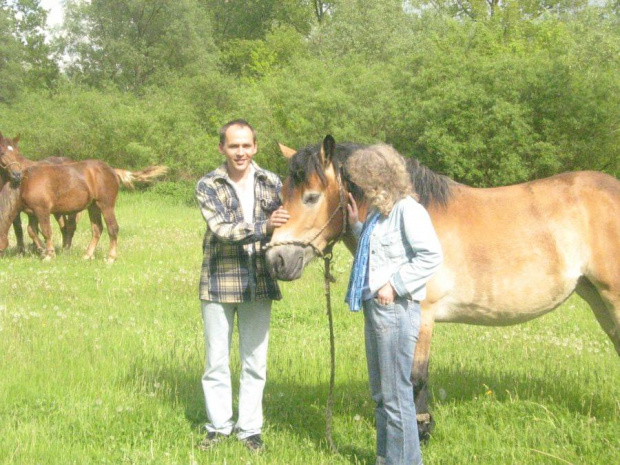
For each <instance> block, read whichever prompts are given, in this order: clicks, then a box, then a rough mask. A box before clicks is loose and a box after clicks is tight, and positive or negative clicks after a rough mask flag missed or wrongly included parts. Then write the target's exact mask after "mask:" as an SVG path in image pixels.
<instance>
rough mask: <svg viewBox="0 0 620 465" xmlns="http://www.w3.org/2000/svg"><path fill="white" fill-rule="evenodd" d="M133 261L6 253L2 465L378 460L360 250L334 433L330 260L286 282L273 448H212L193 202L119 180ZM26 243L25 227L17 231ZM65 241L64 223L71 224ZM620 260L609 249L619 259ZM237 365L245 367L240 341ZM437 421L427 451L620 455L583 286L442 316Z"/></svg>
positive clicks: (272, 403) (608, 365) (269, 402)
mask: <svg viewBox="0 0 620 465" xmlns="http://www.w3.org/2000/svg"><path fill="white" fill-rule="evenodd" d="M117 217H118V222H119V224H120V227H121V231H120V236H119V258H118V260H117V262H116V263H115V264H114V265H111V266H108V265H106V264H105V263H104V262H103V257H104V253H105V252H106V251H107V245H108V240H107V236H105V235H104V237H103V239H102V241H101V243H100V245H99V247H98V250H97V260H95V261H91V262H84V261H82V258H81V257H82V254H83V252H84V250H85V248H86V246H87V244H88V240H89V237H90V232H89V225H88V220H87V215H84V217H83V218H82V220H81V222H80V224H79V226H78V232H77V235H76V238H75V241H74V248H73V250H72V251H71V252H62V251H60V252H59V253H58V256H57V258H56V259H55V260H54V261H52V262H41V261H40V260H39V259H38V258H37V257H36V256H34V255H26V256H23V257H22V256H16V255H15V253H14V251H13V249H12V248H11V249H10V250H9V252H8V253H7V254H5V257H4V258H2V259H0V353H1V354H2V357H0V374H1V376H0V463H3V464H13V463H15V464H39V463H40V464H50V463H51V464H72V463H75V464H86V463H108V464H120V463H135V464H151V463H152V464H304V465H305V464H374V459H375V457H374V427H373V406H372V405H371V402H370V396H369V392H368V387H367V381H366V367H365V359H364V349H363V333H362V323H363V321H362V316H361V315H359V314H351V313H350V312H348V310H346V308H345V305H344V303H343V296H344V288H345V286H346V281H347V277H348V270H349V266H350V263H351V257H350V255H349V254H348V253H347V252H346V251H345V250H344V248H341V247H338V248H337V249H336V251H335V259H334V273H335V276H336V278H337V283H336V284H335V285H333V287H332V294H333V307H334V320H335V334H336V336H335V337H336V358H337V362H336V363H337V368H336V370H337V372H336V387H335V405H334V419H333V431H334V434H333V436H334V440H335V442H336V444H337V446H338V448H339V454H337V455H334V454H332V452H331V451H330V449H329V447H328V445H327V441H326V439H325V405H326V400H327V393H328V385H329V370H330V363H329V330H328V324H327V317H326V315H325V302H324V297H323V284H322V264H321V263H315V264H313V265H311V266H310V267H309V269H308V270H307V271H306V273H305V275H304V277H303V279H301V280H299V281H296V282H293V283H283V284H282V286H281V287H282V291H283V294H284V299H283V300H282V301H280V302H277V303H275V304H274V309H273V314H272V330H271V342H270V353H269V377H268V382H267V387H266V391H265V419H266V425H265V430H264V433H263V436H264V439H265V442H266V447H267V449H266V451H265V452H264V453H263V454H261V455H258V456H254V455H250V454H249V453H248V452H247V451H246V450H245V449H244V448H243V446H242V445H241V444H239V443H238V442H237V441H234V440H230V441H228V442H226V443H224V444H222V446H221V447H218V448H216V449H214V450H213V451H210V452H206V453H205V452H201V451H199V450H197V448H196V444H197V442H198V441H199V440H200V438H201V437H202V434H203V433H202V431H201V424H203V423H204V422H205V420H206V418H205V413H204V405H203V400H202V392H201V387H200V377H201V375H202V370H203V340H202V330H201V316H200V312H199V305H198V300H197V281H198V275H199V270H200V261H201V250H200V248H201V240H202V235H203V232H204V224H203V220H202V218H201V216H200V213H199V211H198V209H197V208H196V207H191V206H187V205H184V204H182V203H179V202H176V201H174V200H171V199H169V198H164V197H156V196H154V195H153V194H151V193H148V192H142V193H140V192H134V193H122V195H121V196H120V198H119V201H118V206H117ZM10 239H11V245H12V246H14V244H15V240H14V237H13V236H11V238H10ZM55 242H56V244H59V243H60V235H59V234H58V231H57V230H56V238H55ZM617 258H618V257H610V259H617ZM233 352H234V355H233V361H234V362H233V371H234V376H235V377H238V372H239V365H238V361H237V356H236V354H237V352H236V350H234V351H233ZM430 376H431V380H430V381H431V385H432V391H433V394H434V402H433V413H434V415H435V419H436V421H437V426H436V429H435V432H434V435H433V437H432V439H431V440H430V442H429V443H428V444H427V445H425V446H424V447H423V456H424V460H425V464H427V465H434V464H472V463H476V464H489V465H491V464H493V465H495V464H587V465H591V464H616V463H620V358H619V357H618V356H617V354H616V353H615V351H614V350H613V348H612V345H611V343H610V342H609V341H608V340H607V337H606V336H605V335H604V333H603V332H602V330H601V329H600V328H599V327H598V324H597V323H596V321H595V318H594V316H593V315H592V314H591V312H590V310H589V309H588V308H587V307H586V306H585V304H584V303H583V302H582V301H581V300H579V299H578V298H571V299H569V301H568V302H567V303H566V304H565V305H564V306H563V307H562V308H560V309H558V310H557V311H555V312H552V313H551V314H549V315H547V316H545V317H543V318H540V319H538V320H535V321H533V322H530V323H527V324H523V325H520V326H514V327H509V328H485V327H473V326H466V325H450V324H443V325H438V326H437V327H436V330H435V336H434V340H433V357H432V362H431V375H430Z"/></svg>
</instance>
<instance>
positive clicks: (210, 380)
mask: <svg viewBox="0 0 620 465" xmlns="http://www.w3.org/2000/svg"><path fill="white" fill-rule="evenodd" d="M257 150H258V144H257V139H256V131H255V130H254V129H253V128H252V126H250V125H249V124H248V123H247V122H246V121H244V120H235V121H231V122H229V123H228V124H226V125H224V126H223V127H222V128H221V129H220V143H219V151H220V153H222V154H223V155H224V157H225V162H224V163H223V164H222V165H220V166H219V167H218V168H217V169H216V170H214V171H212V172H210V173H209V174H207V175H206V176H204V177H203V178H202V179H201V180H200V181H199V182H198V184H197V186H196V198H197V199H198V203H199V204H200V208H201V211H202V215H203V217H204V219H205V220H206V222H207V230H206V233H205V236H204V241H203V252H204V258H203V262H202V272H201V276H200V300H201V307H202V316H203V322H204V337H205V346H206V368H205V372H204V375H203V377H202V387H203V391H204V396H205V404H206V409H207V416H208V423H207V424H206V429H207V434H206V436H205V438H204V439H203V440H202V442H201V443H200V445H199V448H200V449H203V450H205V449H208V448H210V447H212V446H213V445H214V444H216V443H218V442H220V441H221V440H222V439H224V438H226V437H227V436H230V435H231V434H232V433H233V432H235V433H236V435H237V438H238V439H240V440H241V441H243V443H244V444H245V446H246V447H247V448H248V449H249V450H250V451H254V452H258V451H260V450H261V449H262V447H263V441H262V438H261V429H262V425H263V412H262V398H263V388H264V386H265V380H266V374H267V343H268V339H269V319H270V315H271V303H272V301H273V300H274V299H275V300H279V299H280V298H281V294H280V289H279V288H278V284H277V282H276V281H275V279H273V278H272V277H271V275H270V274H269V271H268V269H267V266H266V263H265V256H264V253H263V248H262V246H263V245H265V244H266V243H267V242H268V240H269V237H270V235H271V233H272V232H273V230H274V228H277V227H279V226H282V225H283V224H285V223H286V221H287V220H288V218H289V215H288V213H287V212H286V210H284V209H283V208H282V207H281V203H282V201H281V190H282V183H281V181H280V179H279V177H278V176H277V175H275V174H274V173H271V172H269V171H266V170H263V169H261V168H260V167H259V166H258V165H257V164H256V163H255V162H254V161H252V158H253V157H254V155H256V152H257ZM235 315H236V316H237V326H238V331H239V355H240V358H241V377H240V386H239V414H238V418H237V421H236V423H235V422H233V419H232V418H233V411H232V388H231V380H230V365H229V348H230V345H231V339H232V332H233V322H234V317H235Z"/></svg>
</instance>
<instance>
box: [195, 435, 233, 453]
mask: <svg viewBox="0 0 620 465" xmlns="http://www.w3.org/2000/svg"><path fill="white" fill-rule="evenodd" d="M227 437H228V436H226V435H225V434H222V433H216V432H215V431H211V432H210V433H207V435H206V436H205V437H204V438H203V439H202V441H200V444H198V449H200V450H208V449H211V448H212V447H213V446H215V445H216V444H217V443H219V442H222V441H223V440H224V439H226V438H227Z"/></svg>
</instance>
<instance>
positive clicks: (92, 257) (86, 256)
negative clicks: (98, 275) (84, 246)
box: [82, 255, 95, 260]
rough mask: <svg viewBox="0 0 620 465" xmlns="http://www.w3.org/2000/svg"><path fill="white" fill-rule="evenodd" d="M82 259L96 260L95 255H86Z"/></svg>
mask: <svg viewBox="0 0 620 465" xmlns="http://www.w3.org/2000/svg"><path fill="white" fill-rule="evenodd" d="M82 258H83V259H84V260H94V259H95V257H94V256H93V255H84V256H83V257H82Z"/></svg>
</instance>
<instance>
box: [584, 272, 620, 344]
mask: <svg viewBox="0 0 620 465" xmlns="http://www.w3.org/2000/svg"><path fill="white" fill-rule="evenodd" d="M576 291H577V294H579V296H580V297H581V298H582V299H583V300H585V301H586V302H587V303H588V305H590V308H591V309H592V311H593V312H594V316H596V319H597V320H598V322H599V324H600V325H601V327H602V328H603V330H604V331H605V333H606V334H607V336H609V339H611V342H612V343H613V344H614V348H615V349H616V352H617V353H618V355H620V292H618V291H619V289H615V293H614V290H613V289H607V290H599V289H597V288H596V286H594V284H592V283H591V282H590V281H589V280H588V279H587V278H581V279H580V280H579V283H578V284H577V288H576Z"/></svg>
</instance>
